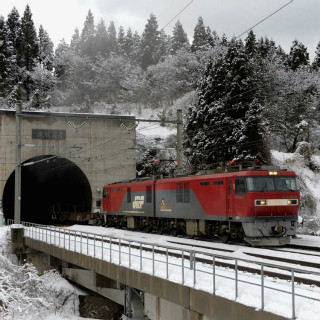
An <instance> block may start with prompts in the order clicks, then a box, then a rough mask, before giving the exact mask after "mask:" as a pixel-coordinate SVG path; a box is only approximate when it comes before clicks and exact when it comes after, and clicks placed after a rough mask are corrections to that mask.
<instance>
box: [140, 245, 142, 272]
mask: <svg viewBox="0 0 320 320" xmlns="http://www.w3.org/2000/svg"><path fill="white" fill-rule="evenodd" d="M141 271H142V244H141V243H140V272H141Z"/></svg>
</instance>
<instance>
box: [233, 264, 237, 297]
mask: <svg viewBox="0 0 320 320" xmlns="http://www.w3.org/2000/svg"><path fill="white" fill-rule="evenodd" d="M234 272H235V281H236V299H237V298H238V259H235V265H234Z"/></svg>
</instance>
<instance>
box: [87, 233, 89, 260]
mask: <svg viewBox="0 0 320 320" xmlns="http://www.w3.org/2000/svg"><path fill="white" fill-rule="evenodd" d="M88 255H89V235H88V234H87V256H88Z"/></svg>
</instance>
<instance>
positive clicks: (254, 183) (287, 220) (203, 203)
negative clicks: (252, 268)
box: [102, 167, 300, 246]
mask: <svg viewBox="0 0 320 320" xmlns="http://www.w3.org/2000/svg"><path fill="white" fill-rule="evenodd" d="M270 169H271V168H267V167H265V168H263V167H261V168H260V169H259V170H256V169H255V170H248V171H238V172H226V173H215V174H206V175H195V176H187V177H177V178H165V179H159V180H157V179H151V180H144V181H132V182H122V183H115V184H110V185H106V186H104V189H103V200H102V205H103V211H104V214H105V219H106V224H107V225H108V226H115V227H125V228H128V229H139V230H146V231H152V230H154V231H157V232H159V233H163V232H170V233H171V234H177V233H183V234H186V235H188V236H199V235H205V236H209V237H213V236H218V237H220V239H222V240H223V241H227V240H228V239H232V238H234V239H243V240H245V241H246V242H248V243H249V244H251V245H257V246H264V245H266V246H268V245H273V246H278V245H284V244H287V243H289V241H290V236H293V235H295V234H296V227H297V221H298V210H299V204H300V193H299V190H298V188H297V183H296V175H295V173H294V172H292V171H284V170H279V169H278V168H277V170H274V169H273V170H270Z"/></svg>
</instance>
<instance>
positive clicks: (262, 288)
mask: <svg viewBox="0 0 320 320" xmlns="http://www.w3.org/2000/svg"><path fill="white" fill-rule="evenodd" d="M263 309H264V270H263V264H262V265H261V310H263Z"/></svg>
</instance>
